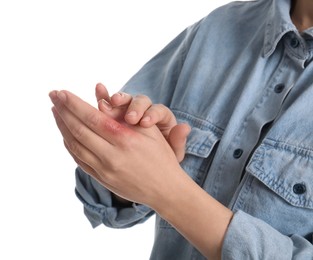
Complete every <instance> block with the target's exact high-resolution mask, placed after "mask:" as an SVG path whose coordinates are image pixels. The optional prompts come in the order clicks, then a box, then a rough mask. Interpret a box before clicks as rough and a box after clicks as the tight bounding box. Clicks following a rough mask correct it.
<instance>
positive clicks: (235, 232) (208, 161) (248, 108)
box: [76, 0, 313, 260]
mask: <svg viewBox="0 0 313 260" xmlns="http://www.w3.org/2000/svg"><path fill="white" fill-rule="evenodd" d="M290 8H291V2H290V0H258V1H253V2H233V3H230V4H228V5H226V6H223V7H221V8H218V9H216V10H215V11H213V12H212V13H211V14H209V15H208V16H207V17H205V18H203V19H202V20H201V21H199V22H197V23H196V24H194V25H192V26H190V27H189V28H187V29H186V30H185V31H183V32H182V33H181V34H180V35H179V36H177V37H176V38H175V39H174V40H173V41H172V42H171V43H169V45H168V46H166V47H165V48H164V49H163V50H162V51H161V52H160V53H159V54H157V55H156V56H155V57H153V58H152V59H151V60H150V61H149V62H148V63H147V64H146V65H145V66H144V67H143V68H142V69H141V70H140V71H139V72H138V73H137V74H136V75H135V76H134V77H133V78H131V79H130V81H129V82H128V83H127V84H126V86H125V88H124V91H126V92H129V93H131V94H137V93H140V94H145V95H148V96H149V97H150V98H151V99H152V100H153V102H154V103H163V104H165V105H167V106H168V107H170V108H171V110H172V111H173V112H174V113H175V115H176V117H177V119H178V121H180V122H187V123H188V124H190V126H191V127H192V131H191V134H190V135H189V137H188V141H187V146H186V157H185V159H184V161H183V162H182V164H181V165H182V167H183V168H184V169H185V171H186V172H187V173H188V174H189V175H190V176H191V177H192V178H193V179H194V181H195V182H197V183H198V184H199V185H200V186H201V187H202V188H203V189H205V190H206V191H207V192H208V193H209V194H211V195H212V196H213V197H214V198H216V199H217V200H218V201H220V202H221V203H223V204H224V205H226V206H228V207H229V208H230V209H231V210H232V211H233V212H234V217H233V219H232V221H231V223H230V226H229V228H228V231H227V233H226V237H225V240H224V244H223V251H222V257H223V259H236V260H238V259H262V260H264V259H275V260H277V259H284V260H285V259H305V260H308V259H313V246H312V234H313V133H312V132H313V63H312V62H311V63H310V61H311V59H312V56H313V30H312V29H308V30H306V31H305V32H303V33H301V34H300V33H299V32H298V31H297V29H296V28H295V26H294V25H293V24H292V21H291V19H290V15H289V13H290ZM138 163H139V162H138ZM76 178H77V186H76V194H77V196H78V197H79V198H80V199H81V201H82V202H83V203H84V209H85V214H86V216H87V217H88V219H89V220H90V222H91V223H92V225H93V226H94V227H95V226H97V225H99V224H101V223H104V224H105V225H107V226H110V227H114V228H125V227H130V226H132V225H135V224H137V223H140V222H143V221H145V220H146V219H147V218H148V217H149V216H151V215H152V214H154V212H153V211H152V210H151V209H149V208H148V207H146V206H144V205H136V204H133V207H129V208H123V207H121V206H120V205H116V204H114V203H113V202H112V197H111V194H110V192H109V191H108V190H106V189H105V188H103V187H102V186H101V185H99V184H98V183H97V182H96V181H94V180H92V179H91V178H90V177H89V176H88V175H86V174H85V173H83V172H82V170H81V169H79V168H78V169H77V171H76ZM195 203H197V202H196V201H195ZM208 225H214V223H208ZM203 235H204V236H205V234H203ZM151 259H152V260H155V259H160V260H163V259H166V260H167V259H168V260H172V259H179V260H190V259H204V257H203V256H202V255H201V254H200V253H199V252H198V251H197V250H196V249H195V248H194V247H193V246H192V245H190V244H189V243H188V242H187V241H186V240H185V239H184V238H183V237H182V236H181V235H180V234H179V233H178V232H177V231H176V230H175V229H174V228H172V227H171V226H170V225H169V224H168V223H167V222H165V221H164V220H163V219H161V218H160V217H159V216H156V226H155V243H154V246H153V249H152V253H151Z"/></svg>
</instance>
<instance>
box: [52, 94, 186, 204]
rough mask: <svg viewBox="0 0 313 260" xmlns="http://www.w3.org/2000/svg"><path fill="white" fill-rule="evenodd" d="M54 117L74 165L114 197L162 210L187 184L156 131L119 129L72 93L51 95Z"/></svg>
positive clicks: (157, 130) (166, 145) (103, 114)
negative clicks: (175, 188) (179, 185)
mask: <svg viewBox="0 0 313 260" xmlns="http://www.w3.org/2000/svg"><path fill="white" fill-rule="evenodd" d="M50 98H51V100H52V102H53V104H54V107H53V108H52V111H53V113H54V116H55V119H56V123H57V125H58V127H59V129H60V132H61V134H62V135H63V139H64V144H65V146H66V148H67V149H68V151H69V153H70V154H71V155H72V157H73V158H74V160H75V161H76V162H77V163H78V164H79V165H80V166H81V167H82V168H83V169H84V171H86V172H87V173H89V174H90V175H91V176H93V177H94V178H95V179H97V180H98V182H100V183H101V184H102V185H103V186H105V187H106V188H108V189H109V190H111V191H112V192H113V193H115V194H117V195H119V196H121V197H123V198H126V199H128V200H131V201H134V202H138V203H143V204H146V205H148V206H150V207H152V208H157V207H158V205H159V203H160V202H161V201H162V198H163V199H164V200H167V199H168V196H171V195H170V194H171V193H172V185H173V184H174V183H176V184H177V183H181V182H182V180H186V178H189V177H187V174H186V173H185V172H184V171H183V170H182V169H181V168H180V166H179V164H178V162H177V160H176V157H175V154H174V153H173V151H172V149H171V147H170V146H169V145H168V143H167V141H166V140H165V138H164V137H163V135H162V133H161V132H160V131H159V129H158V128H157V127H156V126H152V127H149V128H144V127H141V126H133V125H132V126H128V125H126V124H122V123H119V122H118V121H116V120H115V119H112V118H111V117H109V116H108V115H106V114H105V113H102V112H101V111H98V110H97V109H96V108H94V107H92V106H90V105H89V104H87V103H86V102H84V101H83V100H81V99H80V98H78V97H77V96H75V95H74V94H72V93H70V92H68V91H59V92H58V91H52V92H51V93H50Z"/></svg>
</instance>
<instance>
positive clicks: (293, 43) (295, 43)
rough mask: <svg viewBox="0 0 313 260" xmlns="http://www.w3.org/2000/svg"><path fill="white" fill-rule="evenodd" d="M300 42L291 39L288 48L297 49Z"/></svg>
mask: <svg viewBox="0 0 313 260" xmlns="http://www.w3.org/2000/svg"><path fill="white" fill-rule="evenodd" d="M299 44H300V42H299V40H298V39H297V38H292V39H291V41H290V46H291V47H292V48H297V47H298V46H299Z"/></svg>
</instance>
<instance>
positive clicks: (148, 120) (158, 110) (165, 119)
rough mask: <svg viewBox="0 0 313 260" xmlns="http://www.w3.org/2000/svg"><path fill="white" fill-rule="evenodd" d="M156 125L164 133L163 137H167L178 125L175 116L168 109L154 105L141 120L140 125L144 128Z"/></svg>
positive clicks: (160, 105)
mask: <svg viewBox="0 0 313 260" xmlns="http://www.w3.org/2000/svg"><path fill="white" fill-rule="evenodd" d="M155 124H156V125H157V126H158V128H159V129H160V130H161V131H162V133H163V135H165V136H167V135H168V134H169V131H170V130H171V129H172V127H174V126H175V125H177V122H176V118H175V116H174V114H173V113H172V111H171V110H170V109H169V108H168V107H166V106H164V105H162V104H156V105H152V106H151V107H150V108H149V109H148V110H147V111H146V112H145V113H144V115H143V118H142V119H141V120H140V125H141V126H143V127H151V126H152V125H155Z"/></svg>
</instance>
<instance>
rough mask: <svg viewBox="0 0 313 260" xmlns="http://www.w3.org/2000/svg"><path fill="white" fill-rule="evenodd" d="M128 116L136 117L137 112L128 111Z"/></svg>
mask: <svg viewBox="0 0 313 260" xmlns="http://www.w3.org/2000/svg"><path fill="white" fill-rule="evenodd" d="M127 115H128V116H137V112H136V111H130V112H128V113H127Z"/></svg>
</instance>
